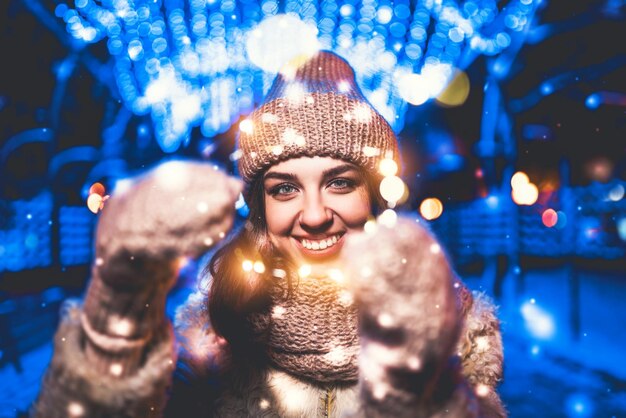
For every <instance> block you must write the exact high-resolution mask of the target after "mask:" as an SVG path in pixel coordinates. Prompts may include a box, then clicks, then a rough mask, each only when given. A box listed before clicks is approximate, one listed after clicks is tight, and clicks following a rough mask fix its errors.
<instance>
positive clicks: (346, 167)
mask: <svg viewBox="0 0 626 418" xmlns="http://www.w3.org/2000/svg"><path fill="white" fill-rule="evenodd" d="M351 170H354V171H358V169H357V168H356V167H355V166H353V165H352V164H342V165H338V166H337V167H333V168H329V169H328V170H324V172H323V173H322V176H323V177H324V178H325V179H327V178H329V177H335V176H339V175H341V174H344V173H346V172H347V171H351Z"/></svg>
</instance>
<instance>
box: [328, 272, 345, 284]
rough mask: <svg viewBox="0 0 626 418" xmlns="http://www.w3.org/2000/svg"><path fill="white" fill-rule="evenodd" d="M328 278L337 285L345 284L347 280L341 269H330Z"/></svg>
mask: <svg viewBox="0 0 626 418" xmlns="http://www.w3.org/2000/svg"><path fill="white" fill-rule="evenodd" d="M328 276H329V277H330V278H331V279H333V280H334V281H336V282H337V283H343V282H344V280H345V277H344V275H343V272H342V271H341V270H339V269H330V270H329V271H328Z"/></svg>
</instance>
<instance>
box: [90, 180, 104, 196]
mask: <svg viewBox="0 0 626 418" xmlns="http://www.w3.org/2000/svg"><path fill="white" fill-rule="evenodd" d="M94 193H95V194H99V195H100V196H104V186H103V185H102V183H94V184H92V185H91V187H90V188H89V194H94Z"/></svg>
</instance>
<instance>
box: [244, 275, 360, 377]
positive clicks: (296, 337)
mask: <svg viewBox="0 0 626 418" xmlns="http://www.w3.org/2000/svg"><path fill="white" fill-rule="evenodd" d="M272 301H273V308H272V310H271V311H270V312H269V313H268V314H263V315H262V314H258V315H255V316H254V317H251V318H250V321H251V322H252V325H253V327H254V328H255V329H257V330H261V329H262V330H265V333H266V335H267V336H268V340H267V353H268V357H269V359H270V362H271V363H272V365H273V366H274V367H276V368H278V369H281V370H284V371H286V372H288V373H290V374H292V375H295V376H298V377H300V378H304V379H308V380H313V381H315V382H318V383H322V384H327V383H353V382H356V381H357V379H358V353H359V337H358V327H357V311H356V307H355V305H354V303H353V300H352V297H351V295H350V293H348V292H347V291H346V290H345V288H343V287H342V286H341V285H339V284H338V283H337V282H336V281H335V280H333V279H331V278H329V277H311V276H309V277H305V278H300V279H299V280H298V281H297V282H296V283H295V285H294V287H293V289H292V291H291V292H287V291H286V290H284V289H281V288H280V286H276V288H275V290H274V291H273V292H272Z"/></svg>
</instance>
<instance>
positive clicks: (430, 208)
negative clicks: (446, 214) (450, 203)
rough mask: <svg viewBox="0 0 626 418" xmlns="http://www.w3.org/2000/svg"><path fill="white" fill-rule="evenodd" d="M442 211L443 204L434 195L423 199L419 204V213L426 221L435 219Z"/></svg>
mask: <svg viewBox="0 0 626 418" xmlns="http://www.w3.org/2000/svg"><path fill="white" fill-rule="evenodd" d="M442 213H443V204H442V203H441V200H439V199H437V198H436V197H429V198H427V199H424V201H422V203H421V204H420V214H421V215H422V218H424V219H426V220H427V221H432V220H433V219H437V218H438V217H440V216H441V214H442Z"/></svg>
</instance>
